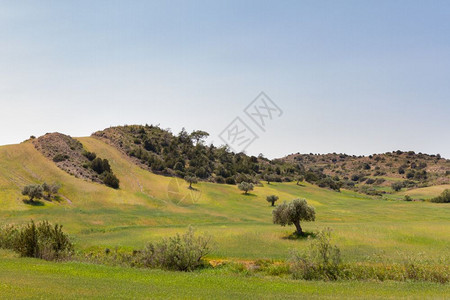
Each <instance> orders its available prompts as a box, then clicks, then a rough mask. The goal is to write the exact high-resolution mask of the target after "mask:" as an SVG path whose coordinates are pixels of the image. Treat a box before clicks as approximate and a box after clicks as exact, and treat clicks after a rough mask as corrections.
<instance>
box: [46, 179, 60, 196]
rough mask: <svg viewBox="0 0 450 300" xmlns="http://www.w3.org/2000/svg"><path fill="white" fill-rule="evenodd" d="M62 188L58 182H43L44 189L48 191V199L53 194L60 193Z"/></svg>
mask: <svg viewBox="0 0 450 300" xmlns="http://www.w3.org/2000/svg"><path fill="white" fill-rule="evenodd" d="M60 188H61V186H60V185H59V184H57V183H54V184H47V183H45V182H44V183H43V184H42V190H43V191H44V192H46V193H47V198H48V199H51V198H52V196H53V195H56V194H58V191H59V189H60Z"/></svg>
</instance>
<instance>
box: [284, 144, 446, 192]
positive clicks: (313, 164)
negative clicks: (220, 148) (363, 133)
mask: <svg viewBox="0 0 450 300" xmlns="http://www.w3.org/2000/svg"><path fill="white" fill-rule="evenodd" d="M281 160H282V161H284V162H289V163H293V164H298V165H300V166H301V167H302V168H304V169H306V170H308V169H318V170H319V171H321V172H323V173H324V174H326V175H329V176H332V177H339V178H340V179H341V180H343V181H345V182H347V183H348V184H347V186H350V187H351V186H353V185H355V186H357V187H359V189H360V190H361V188H362V190H361V191H363V192H364V191H367V190H369V191H370V187H373V186H381V187H383V186H384V187H387V186H390V185H391V184H393V183H394V182H403V183H404V185H405V187H426V186H431V185H444V184H449V183H450V160H448V159H445V158H442V157H441V156H440V155H439V154H436V155H429V154H423V153H415V152H414V151H407V152H403V151H393V152H387V153H382V154H373V155H369V156H355V155H347V154H337V153H330V154H300V153H296V154H290V155H288V156H286V157H284V158H282V159H281ZM364 186H365V187H364Z"/></svg>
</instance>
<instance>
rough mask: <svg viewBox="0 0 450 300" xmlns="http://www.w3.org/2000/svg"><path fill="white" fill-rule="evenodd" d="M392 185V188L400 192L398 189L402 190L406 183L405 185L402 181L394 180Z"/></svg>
mask: <svg viewBox="0 0 450 300" xmlns="http://www.w3.org/2000/svg"><path fill="white" fill-rule="evenodd" d="M391 187H392V189H393V190H394V191H396V192H398V191H400V190H401V189H402V188H403V187H404V185H403V183H402V182H394V183H393V184H392V185H391Z"/></svg>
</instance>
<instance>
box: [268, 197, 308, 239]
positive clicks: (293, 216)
mask: <svg viewBox="0 0 450 300" xmlns="http://www.w3.org/2000/svg"><path fill="white" fill-rule="evenodd" d="M272 215H273V223H274V224H279V225H281V226H286V225H292V224H294V225H295V228H296V229H297V231H296V233H297V234H298V235H303V229H302V227H301V226H300V221H315V219H316V211H315V209H314V207H312V206H311V205H309V204H308V203H307V202H306V200H305V199H295V200H293V201H291V202H289V203H286V202H284V203H283V204H281V205H279V206H278V207H277V208H275V209H274V210H273V212H272Z"/></svg>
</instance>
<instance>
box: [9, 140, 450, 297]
mask: <svg viewBox="0 0 450 300" xmlns="http://www.w3.org/2000/svg"><path fill="white" fill-rule="evenodd" d="M80 141H81V142H82V143H83V144H84V145H85V147H86V148H87V149H88V150H89V151H94V152H96V153H97V154H98V155H99V156H101V157H104V158H107V159H108V160H109V161H110V164H111V166H112V168H113V171H114V173H115V174H116V175H117V176H118V177H119V179H120V181H121V188H120V189H119V190H114V189H111V188H107V187H105V186H103V185H99V184H95V183H91V182H87V181H84V180H81V179H78V178H75V177H74V176H70V175H68V174H66V173H65V172H63V171H62V170H60V169H58V168H57V167H56V165H55V164H54V163H53V162H51V161H49V160H47V159H46V158H44V157H43V156H42V155H41V154H40V153H39V152H37V151H36V150H35V149H34V147H33V145H32V144H31V143H29V142H27V143H23V144H20V145H12V146H3V147H0V224H6V223H25V222H28V221H29V220H30V219H34V220H42V219H48V220H49V221H51V222H58V223H61V224H63V225H64V230H65V231H66V232H68V233H69V234H70V235H71V236H72V237H73V238H74V240H75V242H76V248H77V249H79V250H82V251H90V250H99V249H104V248H115V247H122V248H125V249H130V250H131V249H139V248H142V247H143V246H144V245H145V244H146V243H147V242H148V241H154V240H157V239H160V238H162V237H165V236H168V235H173V234H175V233H176V232H183V231H185V230H186V227H187V226H188V225H190V224H192V225H194V226H195V227H197V228H198V230H199V231H201V232H207V233H209V234H210V235H212V236H213V237H214V239H215V241H216V247H215V249H214V251H213V252H212V253H211V254H210V256H209V257H210V258H219V259H231V260H252V259H259V258H269V259H275V260H285V259H286V258H287V256H288V254H289V252H290V250H291V249H297V250H300V251H304V250H305V249H306V248H307V246H308V245H309V241H308V240H304V239H303V240H289V239H286V237H287V236H288V235H289V234H291V233H292V232H293V231H294V229H293V228H290V227H280V226H277V225H273V224H272V219H271V213H272V207H270V205H269V204H268V203H267V202H266V200H265V198H266V196H267V195H271V194H276V195H278V196H279V197H280V200H279V202H281V201H283V200H292V199H295V198H299V197H300V198H305V199H307V201H308V203H310V204H311V205H313V206H314V207H315V208H316V212H317V219H316V222H314V223H304V224H303V227H304V229H305V230H307V231H318V230H320V229H322V228H325V227H331V228H332V229H333V236H334V240H335V242H336V243H337V244H338V245H339V247H340V248H341V250H342V255H343V258H344V260H345V261H347V262H359V261H365V260H368V259H372V258H373V257H375V256H377V257H378V256H381V257H388V258H389V259H391V260H393V261H398V262H401V261H403V260H404V258H405V256H408V257H417V258H422V257H433V258H437V257H446V258H447V259H448V258H449V253H450V205H448V204H437V203H429V202H405V201H397V199H401V198H403V195H402V194H401V193H396V194H392V195H390V196H389V197H391V198H390V199H392V200H396V201H392V200H389V199H385V198H380V197H369V196H365V195H361V194H357V193H355V192H352V191H346V190H343V191H342V192H340V193H338V192H334V191H331V190H327V189H321V188H318V187H317V186H313V185H310V184H307V183H303V184H302V185H296V184H295V183H272V184H270V185H268V184H265V183H264V184H263V186H260V187H259V186H258V187H256V188H255V190H254V191H253V192H252V193H251V195H243V194H242V192H240V191H238V189H237V188H236V186H230V185H218V184H213V183H199V184H197V185H195V186H196V188H197V189H198V191H191V190H188V189H187V184H186V183H185V182H184V181H183V180H180V179H174V178H170V177H164V176H158V175H155V174H152V173H150V172H147V171H145V170H142V169H141V168H139V167H137V166H135V165H134V164H132V163H131V162H130V160H129V159H128V158H127V157H126V156H124V155H122V154H121V153H120V152H118V151H117V150H116V149H114V148H113V147H111V146H109V145H106V144H105V143H103V142H101V141H99V140H97V139H95V138H81V139H80ZM44 181H46V182H49V183H51V182H60V183H62V189H61V194H62V201H61V202H59V203H58V202H52V203H51V202H47V201H42V204H43V205H42V206H30V205H26V204H24V203H23V202H22V199H23V196H22V195H21V194H20V189H21V188H22V187H23V186H24V185H26V184H29V183H42V182H44ZM438 191H440V190H439V189H437V188H434V189H431V188H430V189H429V190H427V191H425V193H427V194H428V195H431V194H433V193H434V192H437V194H439V192H438ZM409 192H411V191H409ZM419 193H424V191H423V190H421V191H420V192H419ZM408 194H409V193H408ZM67 199H69V200H70V201H69V200H67ZM0 263H1V264H3V266H4V267H5V268H6V269H5V268H0V269H1V270H2V271H0V272H7V271H3V270H10V271H11V272H16V273H17V272H19V273H20V272H22V273H20V274H22V275H20V276H22V277H24V278H29V279H30V280H31V279H32V278H33V276H37V277H40V276H41V277H42V278H47V277H48V278H49V279H50V278H53V277H58V276H57V275H55V276H53V275H52V272H57V270H58V266H59V265H55V264H50V263H44V262H38V261H34V260H18V259H15V258H11V259H3V258H2V259H0ZM14 264H17V268H18V269H14V268H12V265H14ZM27 265H30V266H31V265H33V266H35V265H37V266H38V267H36V268H37V269H36V270H35V269H34V267H33V268H31V269H30V270H29V271H28V272H29V273H27V271H25V270H24V269H26V266H27ZM20 266H22V268H23V270H22V271H20V270H19V269H20V268H19V267H20ZM60 266H61V272H62V273H61V274H59V275H60V276H62V277H61V279H60V280H66V282H69V281H70V278H72V279H73V277H74V276H72V277H71V276H69V275H67V277H64V276H63V274H64V272H66V271H64V270H71V271H67V272H68V273H70V272H75V273H76V272H78V271H77V269H79V272H80V273H82V274H84V273H86V274H87V275H86V277H81V278H80V279H79V281H76V280H75V282H74V283H73V285H74V286H73V287H74V288H75V287H77V285H78V286H79V288H80V290H81V291H86V293H87V291H89V290H91V288H92V286H93V285H94V283H92V284H91V283H90V282H89V276H92V274H93V273H95V272H100V271H99V270H104V272H105V274H109V273H113V271H112V270H114V272H118V274H122V275H121V276H122V277H123V278H125V277H127V276H131V278H135V277H140V276H142V279H139V280H136V283H132V282H130V281H127V280H125V279H123V278H121V280H123V283H120V284H119V283H117V285H116V281H114V280H117V281H119V279H118V278H116V277H114V276H113V275H111V276H112V277H113V278H116V279H108V278H96V280H95V282H97V284H98V286H99V288H98V290H100V291H101V290H102V288H101V287H102V286H104V287H105V289H106V287H109V288H110V292H111V294H110V295H112V296H114V295H116V296H117V295H119V294H118V293H120V292H119V291H121V292H123V291H124V290H127V289H128V290H129V291H132V290H134V289H142V291H143V292H144V291H147V292H149V293H155V295H156V296H157V295H160V294H158V293H159V292H161V291H162V290H164V289H163V288H161V290H158V288H157V287H153V288H152V287H151V285H150V286H147V287H144V286H145V284H143V283H141V281H145V280H147V279H145V280H144V278H148V281H149V282H151V281H152V280H157V278H158V277H161V280H160V281H166V280H167V281H168V282H170V281H171V280H173V281H175V282H178V284H179V285H180V286H182V285H183V284H186V285H188V284H187V282H189V280H188V278H190V277H189V276H192V275H186V274H174V273H167V272H159V271H142V270H121V269H114V268H113V269H111V268H107V267H101V266H89V265H82V264H64V265H60ZM11 268H12V269H11ZM39 268H42V269H45V270H48V271H45V272H44V271H42V272H43V273H39V272H38V270H39ZM14 270H15V271H14ZM33 270H34V271H33ZM33 272H38V273H33ZM19 273H17V274H19ZM2 274H3V273H2ZM27 274H29V275H27ZM89 274H90V275H89ZM2 276H3V275H2ZM105 276H106V275H105ZM107 276H110V275H107ZM117 276H119V275H117ZM195 276H199V278H200V279H201V280H210V281H211V286H215V284H216V283H214V282H220V281H221V280H223V281H224V282H226V283H227V284H229V285H230V286H233V284H234V285H237V284H238V283H239V280H235V279H233V278H229V277H227V276H225V275H217V274H200V275H195ZM221 276H222V277H221ZM75 277H76V276H75ZM2 278H3V277H2ZM64 278H65V279H64ZM2 280H3V279H2ZM52 280H53V279H52ZM248 280H249V281H248V282H249V285H251V286H253V288H254V289H256V287H259V288H262V286H265V285H267V284H268V283H270V281H268V280H267V279H248ZM31 281H33V280H31ZM183 281H185V282H183ZM6 282H7V281H1V280H0V285H1V284H3V285H1V287H0V289H2V290H4V291H5V292H6V293H7V291H8V288H7V286H5V285H4V284H6ZM55 282H58V280H56V281H55ZM233 282H234V283H233ZM8 284H9V285H8V286H11V284H13V283H8ZM64 284H66V283H64ZM67 284H69V283H67ZM83 284H86V287H85V288H84V289H83V288H82V286H83ZM277 284H279V286H280V287H281V286H283V288H284V286H285V287H286V289H287V290H288V291H291V292H292V293H298V292H299V290H302V289H301V288H300V287H299V286H303V287H304V289H305V291H304V292H305V293H307V294H305V295H310V296H311V295H315V293H318V294H317V295H322V296H327V294H326V293H328V292H321V291H319V290H321V289H322V288H323V287H329V288H330V291H332V290H333V289H336V293H338V294H337V295H339V293H341V292H344V291H345V292H346V293H349V295H354V296H357V295H358V294H357V292H358V291H356V290H358V289H364V290H367V292H368V293H369V292H370V291H373V293H375V292H376V291H377V290H378V289H379V284H378V283H335V284H327V283H302V284H301V285H298V283H293V282H289V281H286V282H285V281H277ZM49 285H53V283H52V282H51V281H45V283H43V284H42V287H41V289H40V287H39V286H38V285H37V282H36V283H35V285H32V284H31V283H30V289H24V290H23V291H24V292H23V295H26V294H27V293H28V292H30V291H34V289H36V294H35V295H41V294H39V293H41V292H42V293H44V294H42V295H45V292H46V291H45V287H46V286H49ZM55 285H57V284H56V283H55ZM12 286H14V285H12ZM69 286H70V284H69ZM382 286H383V287H385V288H386V290H389V289H391V290H392V291H391V292H392V293H393V295H394V294H395V293H396V292H398V295H403V294H402V293H404V292H406V291H407V290H408V289H411V295H416V294H414V293H413V291H414V289H418V290H422V289H423V290H424V291H427V290H432V287H434V285H427V284H412V283H383V285H382ZM90 287H91V288H90ZM180 288H181V287H180ZM183 288H186V287H183ZM273 288H274V290H276V288H275V287H273ZM236 289H237V290H239V289H238V287H236ZM280 289H281V288H280ZM351 289H356V290H355V292H354V293H351V292H350V290H351ZM251 290H252V289H250V290H249V291H251ZM266 290H267V289H266ZM264 291H265V290H264V289H262V290H261V293H259V292H258V293H257V292H249V295H254V297H257V295H266V296H267V297H269V296H270V293H269V292H264ZM107 292H108V293H109V291H105V293H107ZM166 292H167V291H166ZM170 292H172V293H175V291H170ZM127 293H128V292H127ZM129 293H130V295H136V297H137V296H142V294H133V293H140V292H139V291H135V292H129ZM161 293H162V292H161ZM211 293H212V290H211ZM236 293H237V294H228V295H229V296H230V297H233V296H234V297H238V296H239V292H236ZM308 293H309V294H308ZM321 293H322V294H321ZM323 293H324V294H323ZM330 293H331V292H330ZM419 294H420V293H419ZM419 294H417V295H419ZM5 295H11V294H5ZM81 295H84V294H81ZM93 295H94V297H95V294H93ZM127 295H128V294H127ZM182 295H186V296H189V294H182ZM208 295H210V294H208V291H207V290H205V295H199V297H207V296H208ZM224 295H226V294H224ZM242 295H247V294H242ZM273 295H275V294H273ZM289 295H291V294H289V293H287V297H289ZM329 295H331V294H329ZM359 295H361V294H359ZM374 295H375V294H374ZM173 296H174V297H175V296H177V295H176V294H174V295H173ZM130 297H131V296H130Z"/></svg>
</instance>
